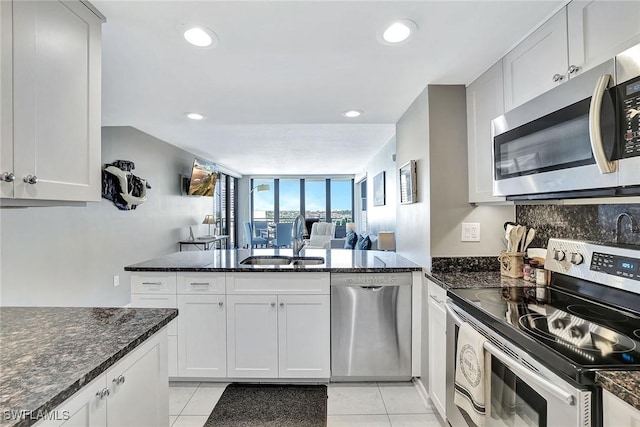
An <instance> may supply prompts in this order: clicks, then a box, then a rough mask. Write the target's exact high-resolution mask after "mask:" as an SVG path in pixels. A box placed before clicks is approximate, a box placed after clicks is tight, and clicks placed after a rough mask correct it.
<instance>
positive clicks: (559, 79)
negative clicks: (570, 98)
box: [551, 74, 564, 83]
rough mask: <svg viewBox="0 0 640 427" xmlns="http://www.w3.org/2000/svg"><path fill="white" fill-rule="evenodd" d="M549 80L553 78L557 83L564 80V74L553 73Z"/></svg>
mask: <svg viewBox="0 0 640 427" xmlns="http://www.w3.org/2000/svg"><path fill="white" fill-rule="evenodd" d="M551 80H553V82H554V83H558V82H561V81H562V80H564V76H563V75H562V74H554V75H553V77H551Z"/></svg>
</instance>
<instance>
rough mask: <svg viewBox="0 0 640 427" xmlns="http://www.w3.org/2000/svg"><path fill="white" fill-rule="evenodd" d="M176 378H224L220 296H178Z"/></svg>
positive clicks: (224, 333)
mask: <svg viewBox="0 0 640 427" xmlns="http://www.w3.org/2000/svg"><path fill="white" fill-rule="evenodd" d="M178 312H179V313H180V323H179V325H178V326H179V327H178V376H179V377H183V378H189V377H192V378H193V377H202V378H224V377H226V376H227V345H226V339H227V316H226V307H225V296H224V295H198V294H193V295H178Z"/></svg>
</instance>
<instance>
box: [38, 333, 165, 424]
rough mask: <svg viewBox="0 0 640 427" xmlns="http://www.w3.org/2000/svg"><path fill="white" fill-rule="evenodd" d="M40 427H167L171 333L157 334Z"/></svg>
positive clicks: (78, 393) (83, 389)
mask: <svg viewBox="0 0 640 427" xmlns="http://www.w3.org/2000/svg"><path fill="white" fill-rule="evenodd" d="M50 415H51V416H50V417H49V419H46V420H45V419H43V420H41V421H39V422H38V423H37V424H36V425H37V426H38V427H58V426H64V427H140V426H147V425H148V426H162V425H167V424H168V420H169V378H168V374H167V331H166V328H165V329H163V330H161V331H160V332H158V333H156V334H155V335H154V336H153V337H151V338H149V339H148V340H147V341H146V342H144V343H143V344H142V345H140V346H139V347H138V348H137V349H135V350H134V351H132V352H131V353H130V354H128V355H127V356H125V357H124V358H123V359H122V360H120V361H119V362H117V363H116V364H115V365H113V366H112V367H110V368H109V369H108V370H107V372H106V373H105V374H103V375H101V376H99V377H98V378H96V379H94V380H93V381H92V382H90V383H89V384H88V385H87V386H85V387H83V388H82V389H81V390H80V391H78V392H77V393H76V394H74V395H73V396H72V397H71V398H69V399H68V400H67V401H65V402H64V403H63V404H62V405H60V406H59V407H57V408H56V409H55V410H54V411H53V412H52V413H50Z"/></svg>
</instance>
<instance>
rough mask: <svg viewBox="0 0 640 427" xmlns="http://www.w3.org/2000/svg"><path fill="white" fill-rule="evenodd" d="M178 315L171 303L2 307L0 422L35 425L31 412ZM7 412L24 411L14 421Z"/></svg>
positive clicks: (65, 394) (56, 401) (61, 397)
mask: <svg viewBox="0 0 640 427" xmlns="http://www.w3.org/2000/svg"><path fill="white" fill-rule="evenodd" d="M177 315H178V310H176V309H169V308H158V309H152V308H88V307H1V308H0V411H2V417H1V418H0V425H2V426H29V425H32V424H34V423H35V422H36V421H37V419H35V418H34V415H33V414H44V413H45V412H46V411H50V410H53V409H55V408H56V407H58V406H59V405H60V404H61V403H62V402H64V401H65V400H66V399H68V398H69V397H71V395H73V394H74V393H75V392H77V391H78V390H80V389H81V388H82V387H83V386H84V385H86V384H88V383H89V382H90V381H91V380H93V379H94V378H97V377H98V376H100V375H101V374H102V373H103V372H104V371H105V370H106V369H107V368H109V367H110V366H112V365H113V364H114V363H116V362H117V361H118V360H120V359H122V358H123V357H124V356H125V355H126V354H127V353H129V352H130V351H131V350H133V349H134V348H136V347H137V346H139V345H140V344H141V343H143V342H144V341H145V340H147V339H148V338H149V337H151V336H152V335H153V334H154V333H156V332H157V331H159V330H160V329H161V328H162V327H163V326H165V325H166V324H167V323H169V321H171V319H173V318H175V317H176V316H177ZM10 411H25V412H23V413H25V414H27V415H26V417H25V418H24V419H22V420H15V419H11V418H12V417H11V416H10V414H12V412H10ZM15 413H16V412H13V414H15ZM28 414H32V415H28Z"/></svg>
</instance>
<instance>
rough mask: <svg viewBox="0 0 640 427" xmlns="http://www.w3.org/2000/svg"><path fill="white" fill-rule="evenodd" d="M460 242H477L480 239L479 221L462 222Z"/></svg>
mask: <svg viewBox="0 0 640 427" xmlns="http://www.w3.org/2000/svg"><path fill="white" fill-rule="evenodd" d="M460 241H462V242H479V241H480V223H479V222H463V223H462V236H461V237H460Z"/></svg>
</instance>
